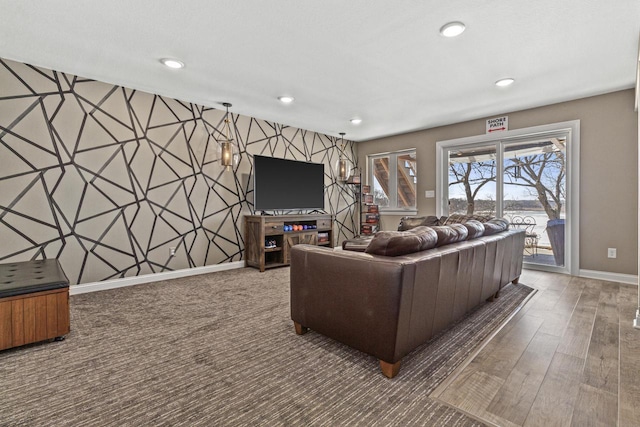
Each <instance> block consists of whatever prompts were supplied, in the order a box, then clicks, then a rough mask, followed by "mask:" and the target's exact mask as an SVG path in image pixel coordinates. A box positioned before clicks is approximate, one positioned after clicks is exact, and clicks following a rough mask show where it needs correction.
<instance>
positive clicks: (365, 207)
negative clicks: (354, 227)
mask: <svg viewBox="0 0 640 427" xmlns="http://www.w3.org/2000/svg"><path fill="white" fill-rule="evenodd" d="M347 184H348V185H350V186H352V187H353V190H354V193H355V195H356V201H357V203H358V233H359V235H361V236H370V235H372V234H375V233H376V232H377V231H378V230H379V229H380V212H379V209H378V205H377V204H375V203H374V199H373V193H371V186H369V185H366V184H362V176H361V175H360V174H358V175H353V176H352V177H350V178H349V180H348V181H347Z"/></svg>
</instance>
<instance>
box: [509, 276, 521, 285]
mask: <svg viewBox="0 0 640 427" xmlns="http://www.w3.org/2000/svg"><path fill="white" fill-rule="evenodd" d="M519 281H520V276H518V277H516V278H515V279H513V280H512V281H511V283H513V284H514V285H517V284H518V282H519Z"/></svg>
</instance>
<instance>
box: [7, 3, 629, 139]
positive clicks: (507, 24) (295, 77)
mask: <svg viewBox="0 0 640 427" xmlns="http://www.w3.org/2000/svg"><path fill="white" fill-rule="evenodd" d="M0 10H1V11H2V25H1V26H0V57H3V58H7V59H12V60H17V61H21V62H26V63H29V64H33V65H38V66H41V67H45V68H50V69H54V70H58V71H63V72H67V73H72V74H76V75H79V76H82V77H88V78H92V79H96V80H100V81H104V82H108V83H113V84H119V85H122V86H126V87H130V88H134V89H139V90H144V91H148V92H152V93H157V94H160V95H166V96H169V97H173V98H177V99H181V100H184V101H189V102H194V103H197V104H202V105H207V106H212V107H217V108H222V107H220V105H219V103H221V102H225V101H226V102H231V103H232V104H233V107H232V108H231V111H233V112H234V113H239V114H243V115H248V116H252V117H257V118H261V119H265V120H270V121H275V122H278V123H282V124H287V125H291V126H295V127H299V128H303V129H308V130H313V131H317V132H322V133H326V134H330V135H335V136H337V135H338V133H339V132H346V134H347V135H346V138H348V139H351V140H356V141H362V140H367V139H372V138H377V137H381V136H386V135H393V134H398V133H404V132H408V131H412V130H417V129H425V128H430V127H434V126H439V125H444V124H449V123H456V122H461V121H466V120H470V119H474V118H480V117H486V116H492V115H498V114H501V113H505V112H510V111H516V110H521V109H525V108H530V107H535V106H540V105H546V104H551V103H555V102H560V101H566V100H571V99H576V98H582V97H586V96H591V95H597V94H601V93H606V92H611V91H615V90H620V89H625V88H631V87H633V85H634V84H635V76H636V67H637V58H638V54H637V52H638V51H637V49H638V36H639V34H640V1H638V0H610V1H603V0H535V1H532V0H485V1H478V0H448V1H442V0H422V1H419V0H413V1H409V0H401V1H389V0H349V1H347V0H323V1H301V0H269V1H265V0H262V1H260V0H185V1H179V0H178V1H177V0H108V1H105V0H101V1H95V0H83V1H78V0H73V1H71V0H59V1H35V0H20V1H15V0H0ZM449 21H462V22H464V23H465V24H466V26H467V29H466V31H465V32H464V33H463V34H462V35H461V36H459V37H457V38H454V39H448V38H445V37H443V36H441V35H440V34H439V29H440V27H441V26H442V25H444V24H445V23H447V22H449ZM164 57H173V58H178V59H180V60H182V61H184V62H185V63H186V67H185V68H184V69H182V70H170V69H167V68H166V67H164V66H163V65H161V64H160V63H159V61H158V60H159V59H160V58H164ZM502 77H513V78H515V79H516V82H515V83H514V84H513V85H512V86H510V87H508V88H497V87H496V86H494V82H495V81H496V80H498V79H499V78H502ZM0 91H1V87H0ZM285 94H287V95H292V96H294V97H295V102H294V103H293V104H291V105H283V104H281V103H280V102H279V101H278V100H277V97H278V96H280V95H285ZM0 96H1V95H0ZM630 108H633V106H630ZM355 116H358V117H361V118H362V119H363V122H362V124H360V125H359V126H354V125H352V124H351V123H350V122H349V119H351V118H352V117H355Z"/></svg>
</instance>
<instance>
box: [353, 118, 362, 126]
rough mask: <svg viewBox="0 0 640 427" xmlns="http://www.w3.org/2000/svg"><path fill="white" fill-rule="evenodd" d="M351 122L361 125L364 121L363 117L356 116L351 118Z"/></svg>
mask: <svg viewBox="0 0 640 427" xmlns="http://www.w3.org/2000/svg"><path fill="white" fill-rule="evenodd" d="M351 123H352V124H354V125H359V124H360V123H362V119H361V118H359V117H354V118H353V119H351Z"/></svg>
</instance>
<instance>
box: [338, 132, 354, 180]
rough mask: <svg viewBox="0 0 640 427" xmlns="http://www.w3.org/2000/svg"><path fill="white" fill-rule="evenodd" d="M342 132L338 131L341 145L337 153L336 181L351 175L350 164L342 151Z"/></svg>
mask: <svg viewBox="0 0 640 427" xmlns="http://www.w3.org/2000/svg"><path fill="white" fill-rule="evenodd" d="M344 135H345V133H344V132H340V141H341V142H342V146H341V148H340V153H339V155H338V162H337V163H336V179H337V180H338V181H342V182H344V181H347V180H348V179H349V177H350V176H351V169H352V165H351V162H350V161H349V159H348V158H347V156H346V154H345V152H344V146H345V143H344Z"/></svg>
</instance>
